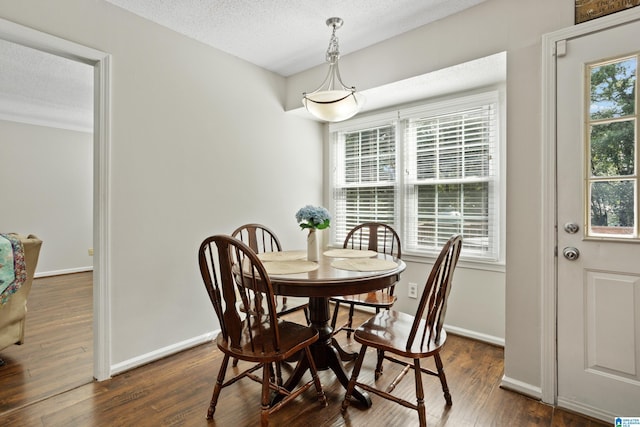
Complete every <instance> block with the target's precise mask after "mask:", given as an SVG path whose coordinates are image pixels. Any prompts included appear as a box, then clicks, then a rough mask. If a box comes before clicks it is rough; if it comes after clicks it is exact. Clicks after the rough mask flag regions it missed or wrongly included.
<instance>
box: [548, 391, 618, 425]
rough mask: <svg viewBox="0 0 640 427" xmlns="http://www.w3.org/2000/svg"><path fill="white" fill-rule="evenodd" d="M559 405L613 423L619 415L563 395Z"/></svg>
mask: <svg viewBox="0 0 640 427" xmlns="http://www.w3.org/2000/svg"><path fill="white" fill-rule="evenodd" d="M558 407H559V408H564V409H568V410H570V411H573V412H577V413H579V414H581V415H585V416H587V417H591V418H595V419H597V420H601V421H604V422H606V423H611V424H613V422H614V420H615V418H616V416H617V415H615V414H611V413H609V412H606V411H603V410H602V409H599V408H594V407H593V406H588V405H585V404H584V403H580V402H575V401H573V400H571V399H567V398H564V397H562V396H558ZM619 415H620V414H619ZM622 415H624V414H622Z"/></svg>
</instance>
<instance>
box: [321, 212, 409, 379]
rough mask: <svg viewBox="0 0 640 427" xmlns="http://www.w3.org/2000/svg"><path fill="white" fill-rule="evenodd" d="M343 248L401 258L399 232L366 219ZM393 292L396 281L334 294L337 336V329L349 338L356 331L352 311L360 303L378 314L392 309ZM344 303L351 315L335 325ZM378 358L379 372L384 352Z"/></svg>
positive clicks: (334, 327) (342, 354) (335, 330)
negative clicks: (367, 289) (373, 288)
mask: <svg viewBox="0 0 640 427" xmlns="http://www.w3.org/2000/svg"><path fill="white" fill-rule="evenodd" d="M343 247H344V248H346V249H359V250H372V251H376V252H378V253H383V254H387V255H393V256H394V257H396V258H402V247H401V244H400V237H398V233H396V231H395V230H394V229H393V228H392V227H391V226H389V225H387V224H383V223H380V222H366V223H363V224H360V225H358V226H356V227H354V228H353V229H352V230H351V231H349V233H348V234H347V237H346V238H345V240H344V244H343ZM394 291H395V284H394V285H392V286H390V287H388V288H386V289H383V290H379V291H374V292H368V293H364V294H356V295H345V296H335V297H331V298H330V301H332V302H334V303H335V307H334V310H333V316H332V318H331V328H332V329H333V334H334V335H335V334H337V333H338V332H340V331H342V330H345V331H347V338H350V337H351V333H352V332H353V313H354V310H355V307H356V306H358V305H359V306H363V307H372V308H375V309H376V313H379V312H380V310H382V309H388V308H391V306H393V304H394V303H395V302H396V299H397V298H396V296H395V295H394V294H393V293H394ZM341 304H346V305H348V306H349V316H348V318H347V321H346V322H345V323H344V324H343V325H342V326H340V327H337V328H336V322H337V319H338V311H339V310H340V305H341ZM337 347H338V346H337ZM338 348H339V347H338ZM340 354H341V356H342V357H343V359H348V358H349V356H347V355H345V354H344V353H343V352H342V351H340ZM351 359H353V357H351ZM378 359H379V371H380V372H382V360H383V354H382V352H381V353H380V355H379V357H378ZM376 372H378V370H376Z"/></svg>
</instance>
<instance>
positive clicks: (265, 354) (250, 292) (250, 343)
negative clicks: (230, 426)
mask: <svg viewBox="0 0 640 427" xmlns="http://www.w3.org/2000/svg"><path fill="white" fill-rule="evenodd" d="M198 263H199V266H200V273H201V275H202V279H203V281H204V284H205V287H206V289H207V294H208V295H209V299H210V300H211V303H212V304H213V308H214V310H215V312H216V315H217V317H218V321H219V322H220V329H221V332H220V334H218V338H217V340H216V342H217V346H218V349H220V351H221V352H222V353H224V358H223V360H222V365H221V366H220V371H219V373H218V377H217V380H216V384H215V387H214V389H213V396H212V398H211V403H210V405H209V410H208V411H207V419H212V418H213V415H214V413H215V410H216V405H217V403H218V397H219V396H220V391H221V390H222V389H223V388H225V387H228V386H230V385H232V384H233V383H235V382H236V381H238V380H240V379H242V378H244V377H247V378H250V379H252V380H254V381H257V382H259V383H261V384H262V397H261V415H260V422H261V425H262V426H267V425H268V424H269V415H271V414H272V413H274V412H276V411H278V410H279V409H281V408H282V406H283V405H285V404H286V403H288V402H290V401H292V400H293V399H295V398H296V397H297V396H299V395H300V394H301V393H303V392H304V391H306V390H308V389H309V388H310V387H311V386H312V385H315V389H316V392H317V396H318V400H319V401H320V402H322V404H323V405H324V406H326V405H327V400H326V397H325V395H324V392H323V390H322V386H321V384H320V380H319V378H318V373H317V369H316V365H315V362H314V361H313V358H312V356H311V351H310V350H309V346H310V345H311V344H313V343H314V342H316V341H317V340H318V332H317V331H316V330H315V329H313V328H311V327H309V326H306V325H300V324H297V323H292V322H288V321H285V320H282V319H280V318H279V317H278V312H277V310H276V302H275V295H274V293H273V287H272V285H271V281H270V280H269V276H268V275H267V272H266V270H265V268H264V265H263V264H262V262H261V261H260V260H259V259H258V257H257V255H256V253H255V252H254V251H253V250H252V249H251V248H250V247H249V246H247V245H245V244H244V243H242V242H241V241H240V240H238V239H235V238H233V237H231V236H224V235H217V236H211V237H208V238H206V239H205V240H204V241H203V242H202V244H201V245H200V249H199V251H198ZM237 283H240V284H241V286H242V291H241V292H242V301H253V302H256V303H255V304H256V306H254V307H246V308H248V309H249V310H251V312H252V313H253V314H252V315H246V313H241V312H239V310H238V304H237V303H238V301H237V298H238V296H237V293H238V287H237ZM264 307H266V310H264ZM299 352H301V353H302V355H303V357H304V358H306V360H305V362H306V363H308V366H309V368H310V371H311V377H312V378H311V380H310V381H308V382H306V383H304V384H302V385H300V386H298V387H297V388H295V389H294V390H291V391H288V390H286V389H285V388H283V387H282V383H281V380H280V381H274V380H273V375H272V372H271V367H272V366H273V365H278V366H279V364H280V363H281V362H283V361H285V360H287V359H290V358H292V357H293V356H294V355H296V353H299ZM230 358H237V359H240V360H244V361H248V362H253V364H252V366H251V367H250V368H249V369H247V370H245V371H243V372H242V373H240V374H238V375H236V376H234V377H233V378H231V379H229V380H228V381H226V382H225V376H226V373H227V367H228V364H229V359H230ZM298 360H299V362H298V363H300V361H302V360H303V359H302V358H299V359H298ZM260 368H262V378H260V377H259V376H258V375H255V374H254V372H255V371H257V370H259V369H260ZM271 391H274V392H275V393H277V394H278V395H281V396H282V400H280V401H278V402H277V403H274V404H271V402H272V400H271V397H270V393H271Z"/></svg>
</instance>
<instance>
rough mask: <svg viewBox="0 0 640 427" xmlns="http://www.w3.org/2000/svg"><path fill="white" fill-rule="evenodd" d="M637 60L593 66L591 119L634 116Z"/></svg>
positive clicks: (627, 59)
mask: <svg viewBox="0 0 640 427" xmlns="http://www.w3.org/2000/svg"><path fill="white" fill-rule="evenodd" d="M637 69H638V61H637V58H636V57H635V56H634V57H631V58H624V59H622V60H619V61H616V62H611V63H608V64H604V65H595V66H592V67H591V73H590V74H591V90H590V93H591V106H590V112H591V120H598V119H611V118H616V117H623V116H629V115H633V114H635V99H634V98H635V88H636V79H637V77H636V75H637Z"/></svg>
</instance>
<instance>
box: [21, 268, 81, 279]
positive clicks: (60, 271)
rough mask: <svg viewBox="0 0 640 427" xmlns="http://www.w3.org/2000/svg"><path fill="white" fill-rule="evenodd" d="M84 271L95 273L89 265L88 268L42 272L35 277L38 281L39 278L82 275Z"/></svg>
mask: <svg viewBox="0 0 640 427" xmlns="http://www.w3.org/2000/svg"><path fill="white" fill-rule="evenodd" d="M84 271H93V266H92V265H89V266H86V267H76V268H65V269H63V270H53V271H41V272H39V273H36V274H34V275H33V277H34V278H36V279H37V278H39V277H50V276H62V275H63V274H72V273H82V272H84Z"/></svg>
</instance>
